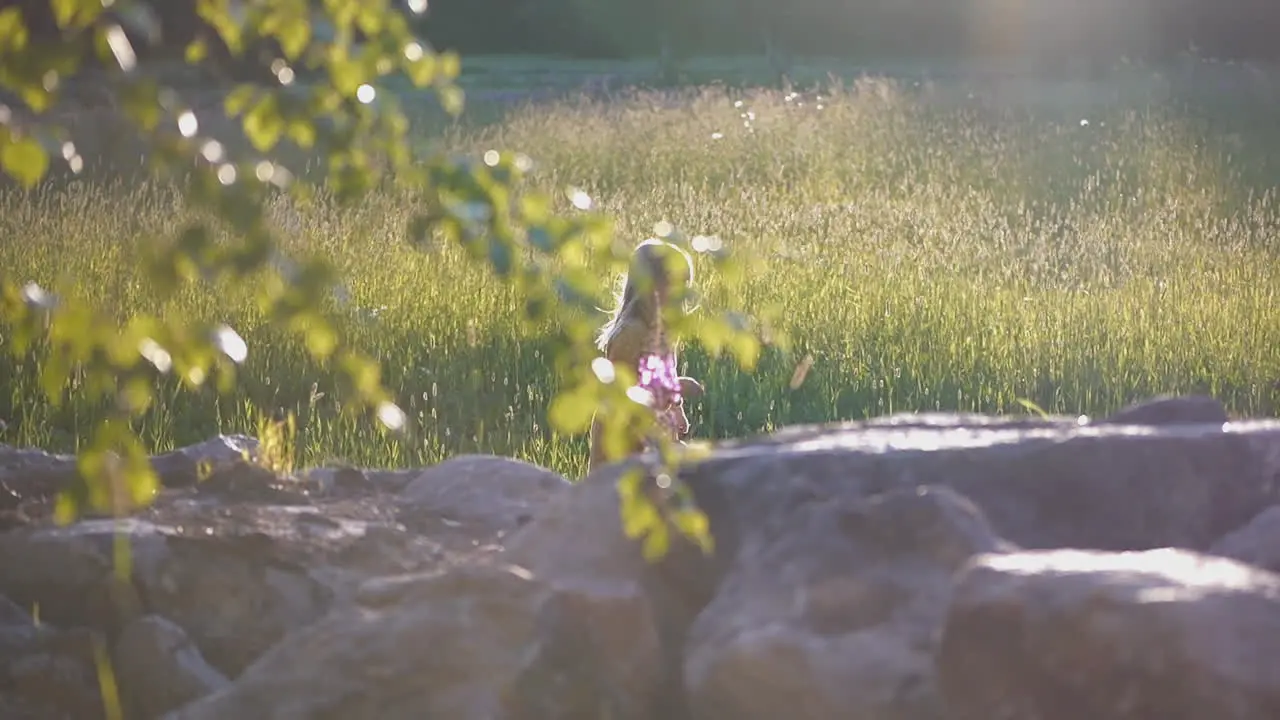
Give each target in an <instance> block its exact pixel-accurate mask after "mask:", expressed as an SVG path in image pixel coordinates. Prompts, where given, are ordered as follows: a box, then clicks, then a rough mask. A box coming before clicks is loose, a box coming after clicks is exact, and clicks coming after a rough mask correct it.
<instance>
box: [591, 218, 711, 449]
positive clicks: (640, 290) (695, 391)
mask: <svg viewBox="0 0 1280 720" xmlns="http://www.w3.org/2000/svg"><path fill="white" fill-rule="evenodd" d="M692 287H693V258H691V257H689V254H688V253H687V252H685V251H684V250H683V249H681V248H679V247H677V246H676V245H673V244H671V243H669V242H665V241H662V240H656V239H649V240H646V241H644V242H642V243H640V244H639V245H638V246H636V249H635V250H634V251H633V252H632V253H631V262H630V264H629V267H628V269H627V275H626V278H625V281H624V283H623V286H622V293H621V296H620V297H619V298H618V306H617V307H616V308H614V310H613V312H612V313H611V314H610V318H609V320H608V322H606V323H605V325H604V327H603V328H602V329H601V330H600V337H599V340H598V341H597V347H599V348H600V351H601V352H603V353H604V356H605V358H607V359H609V360H610V361H612V362H613V363H615V364H618V365H624V366H626V367H629V368H631V369H632V370H634V371H635V372H636V374H637V376H638V378H639V379H638V384H639V386H640V387H641V388H643V389H645V390H648V391H649V392H650V393H652V394H653V398H654V402H653V409H654V412H655V413H657V414H658V420H659V422H660V423H661V424H662V425H664V426H666V428H667V430H668V431H669V432H670V433H671V435H672V437H673V439H676V440H679V439H680V438H681V437H683V436H685V435H687V434H688V432H689V418H688V416H686V415H685V414H684V398H685V397H697V396H699V395H701V394H702V385H701V384H699V383H698V381H697V380H694V379H693V378H690V377H683V376H679V375H677V374H676V348H675V344H674V343H673V342H670V341H669V339H668V338H667V334H666V330H665V328H663V326H662V308H663V306H664V305H665V304H666V302H667V299H668V298H670V297H675V298H679V299H681V300H682V301H683V300H687V299H688V297H689V295H690V292H691V290H692ZM686 312H688V310H686ZM643 449H644V448H643V446H641V445H636V446H635V447H633V448H632V450H631V451H632V452H640V451H641V450H643ZM604 462H605V452H604V428H603V426H602V424H601V421H600V420H599V419H595V420H592V422H591V456H590V458H589V459H588V462H587V472H588V473H590V472H591V471H592V470H594V469H595V468H597V467H599V466H600V465H602V464H604Z"/></svg>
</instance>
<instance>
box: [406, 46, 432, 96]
mask: <svg viewBox="0 0 1280 720" xmlns="http://www.w3.org/2000/svg"><path fill="white" fill-rule="evenodd" d="M404 71H405V74H406V75H408V76H409V81H410V82H412V83H413V86H414V87H420V88H423V87H426V86H428V85H430V84H431V81H432V80H434V79H435V77H436V59H435V56H434V55H431V54H424V55H423V56H422V57H420V58H418V59H417V60H406V61H405V63H404Z"/></svg>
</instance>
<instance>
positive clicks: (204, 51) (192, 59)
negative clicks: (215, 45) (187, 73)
mask: <svg viewBox="0 0 1280 720" xmlns="http://www.w3.org/2000/svg"><path fill="white" fill-rule="evenodd" d="M208 55H209V44H208V43H206V42H205V41H204V38H196V39H195V40H192V41H191V42H190V43H189V44H188V45H187V49H186V51H185V52H184V53H183V58H184V59H185V60H186V61H187V64H188V65H197V64H199V63H200V61H201V60H204V59H205V58H206V57H207V56H208Z"/></svg>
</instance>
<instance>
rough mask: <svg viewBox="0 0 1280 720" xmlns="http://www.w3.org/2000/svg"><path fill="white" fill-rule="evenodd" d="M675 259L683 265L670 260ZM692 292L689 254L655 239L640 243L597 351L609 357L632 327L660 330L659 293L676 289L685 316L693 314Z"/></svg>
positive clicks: (603, 329) (604, 328)
mask: <svg viewBox="0 0 1280 720" xmlns="http://www.w3.org/2000/svg"><path fill="white" fill-rule="evenodd" d="M673 256H675V257H678V258H680V259H681V260H683V262H679V261H673V260H671V259H670V258H672V257H673ZM673 273H674V275H673ZM692 288H693V258H692V257H690V256H689V253H687V252H685V250H684V249H683V248H681V247H680V246H678V245H674V244H672V243H669V242H666V241H665V240H658V239H656V238H650V239H648V240H645V241H644V242H642V243H640V244H639V245H637V246H636V249H635V250H633V251H632V253H631V262H630V263H629V265H628V268H627V272H626V274H625V275H623V277H622V289H621V291H620V292H619V293H618V296H617V300H616V302H615V306H614V308H613V310H612V311H610V312H609V319H608V320H607V321H605V323H604V326H603V327H601V328H600V334H599V336H598V337H597V339H596V347H598V348H599V349H600V351H601V352H605V353H607V352H608V349H609V346H610V345H611V344H612V342H613V340H614V338H616V337H617V336H618V334H619V332H621V330H622V329H623V328H624V327H626V326H627V325H628V324H629V323H633V322H640V323H643V324H644V325H645V326H646V328H648V329H650V330H654V329H658V328H657V326H658V325H659V324H660V323H661V318H660V317H659V307H658V304H657V303H656V302H655V300H656V298H657V296H658V294H659V293H660V292H661V293H670V292H671V291H672V290H673V289H674V290H675V291H676V292H677V294H678V295H679V296H680V297H681V299H682V301H685V302H686V305H685V312H691V311H692V310H693V308H692V307H690V306H689V305H688V304H687V301H688V300H689V299H690V297H691V291H692ZM646 290H647V292H645V291H646Z"/></svg>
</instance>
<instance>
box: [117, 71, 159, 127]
mask: <svg viewBox="0 0 1280 720" xmlns="http://www.w3.org/2000/svg"><path fill="white" fill-rule="evenodd" d="M121 95H122V96H123V98H122V103H121V104H122V105H123V106H124V109H125V112H126V113H128V115H129V117H131V118H133V120H134V122H136V123H138V125H139V126H140V127H141V128H142V129H143V130H147V131H151V130H155V129H156V126H157V125H159V124H160V109H161V108H160V88H159V87H158V86H157V85H156V83H155V82H154V81H150V80H148V81H143V82H138V83H131V84H129V85H126V86H125V87H124V88H122V89H121Z"/></svg>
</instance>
